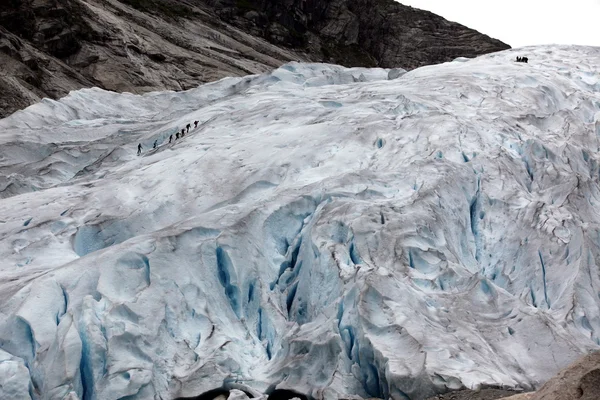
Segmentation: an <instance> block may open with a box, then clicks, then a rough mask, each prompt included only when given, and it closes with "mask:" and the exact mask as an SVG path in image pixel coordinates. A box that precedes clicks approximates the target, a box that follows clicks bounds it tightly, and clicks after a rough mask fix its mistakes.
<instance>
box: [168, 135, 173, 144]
mask: <svg viewBox="0 0 600 400" xmlns="http://www.w3.org/2000/svg"><path fill="white" fill-rule="evenodd" d="M172 141H173V135H171V136H169V144H170V143H171V142H172Z"/></svg>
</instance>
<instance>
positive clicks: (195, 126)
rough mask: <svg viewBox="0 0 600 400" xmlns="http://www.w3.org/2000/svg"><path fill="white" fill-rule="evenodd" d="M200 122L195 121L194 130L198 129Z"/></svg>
mask: <svg viewBox="0 0 600 400" xmlns="http://www.w3.org/2000/svg"><path fill="white" fill-rule="evenodd" d="M198 122H200V121H194V129H196V128H197V127H198Z"/></svg>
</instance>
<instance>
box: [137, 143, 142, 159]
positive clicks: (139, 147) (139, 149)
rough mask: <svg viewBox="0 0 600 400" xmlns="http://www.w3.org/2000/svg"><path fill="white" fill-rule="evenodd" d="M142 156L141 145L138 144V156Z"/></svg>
mask: <svg viewBox="0 0 600 400" xmlns="http://www.w3.org/2000/svg"><path fill="white" fill-rule="evenodd" d="M140 154H142V144H141V143H138V156H139V155H140Z"/></svg>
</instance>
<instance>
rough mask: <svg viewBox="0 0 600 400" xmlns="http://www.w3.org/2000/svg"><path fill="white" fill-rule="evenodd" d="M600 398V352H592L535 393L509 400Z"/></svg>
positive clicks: (509, 398)
mask: <svg viewBox="0 0 600 400" xmlns="http://www.w3.org/2000/svg"><path fill="white" fill-rule="evenodd" d="M598 399H600V352H595V353H592V354H590V355H588V356H586V357H584V358H582V359H581V360H579V361H577V362H576V363H574V364H573V365H571V366H570V367H568V368H566V369H564V370H563V371H561V372H560V373H559V374H558V375H557V376H556V377H554V378H552V379H550V380H549V381H548V382H546V384H545V385H544V386H542V388H541V389H540V390H538V391H537V392H535V393H526V394H522V395H517V396H513V397H508V398H507V400H598Z"/></svg>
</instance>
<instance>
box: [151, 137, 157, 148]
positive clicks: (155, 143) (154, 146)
mask: <svg viewBox="0 0 600 400" xmlns="http://www.w3.org/2000/svg"><path fill="white" fill-rule="evenodd" d="M156 146H158V139H156V140H155V141H154V145H153V146H152V148H153V149H155V148H156Z"/></svg>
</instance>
